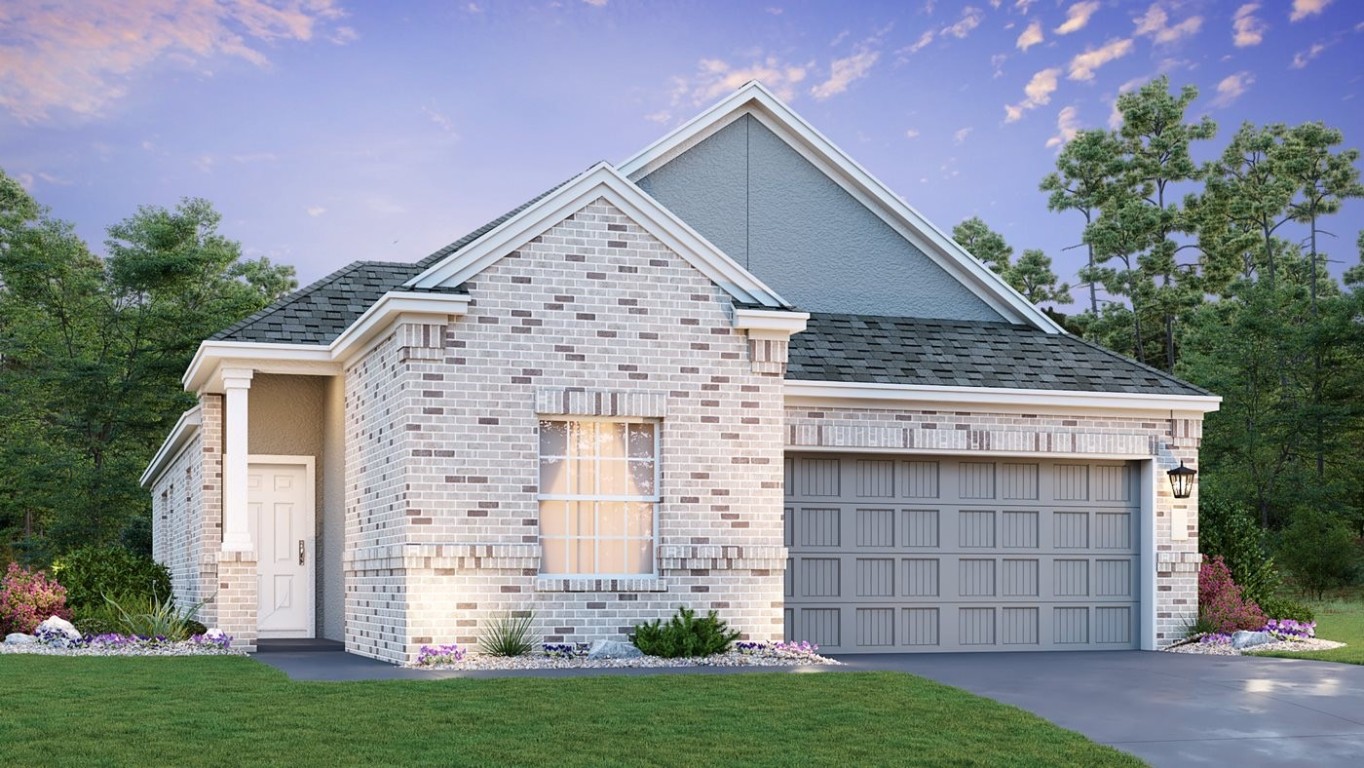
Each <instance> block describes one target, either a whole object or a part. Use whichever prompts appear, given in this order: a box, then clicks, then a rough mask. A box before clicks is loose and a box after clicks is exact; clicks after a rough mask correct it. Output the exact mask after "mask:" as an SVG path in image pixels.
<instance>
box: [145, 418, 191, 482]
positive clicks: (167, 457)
mask: <svg viewBox="0 0 1364 768" xmlns="http://www.w3.org/2000/svg"><path fill="white" fill-rule="evenodd" d="M203 423H204V418H203V413H202V412H201V410H200V406H197V405H196V406H194V407H193V408H191V409H189V410H188V411H185V412H184V413H182V414H180V418H179V419H177V420H176V422H175V426H174V427H172V428H171V431H170V434H169V435H166V440H165V442H163V443H161V447H160V448H158V449H156V455H154V456H152V460H151V461H150V462H148V463H147V468H146V469H145V470H143V471H142V477H140V478H138V480H137V483H138V485H140V486H142V487H143V488H150V487H151V484H152V483H154V482H156V480H157V479H158V478H160V477H161V473H162V472H163V471H165V468H166V467H168V466H170V465H171V464H173V463H175V460H176V459H178V458H180V453H181V452H182V451H183V450H184V447H185V446H186V445H187V444H188V443H189V441H190V440H191V439H193V438H194V436H195V435H196V434H198V432H199V428H200V427H201V426H203Z"/></svg>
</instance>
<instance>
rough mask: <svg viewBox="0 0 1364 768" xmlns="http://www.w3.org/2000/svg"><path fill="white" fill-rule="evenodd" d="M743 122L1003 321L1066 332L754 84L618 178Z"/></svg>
mask: <svg viewBox="0 0 1364 768" xmlns="http://www.w3.org/2000/svg"><path fill="white" fill-rule="evenodd" d="M743 115H752V116H753V117H754V118H755V119H757V120H758V121H759V122H761V123H762V124H763V126H764V127H766V128H767V129H768V130H770V131H772V132H773V133H775V134H777V136H778V137H780V138H781V139H782V140H783V141H785V142H786V143H787V144H788V145H790V146H791V148H792V149H794V150H796V151H797V152H799V153H800V154H801V156H802V157H804V158H805V159H806V160H808V161H809V162H810V163H811V164H813V165H814V166H815V167H816V168H819V169H820V170H821V171H822V172H823V173H824V174H825V175H826V176H828V177H829V178H830V179H831V180H833V181H834V182H835V183H837V184H838V185H839V186H840V187H842V188H843V189H844V190H845V191H846V192H848V194H850V195H852V196H853V197H854V198H855V199H856V200H858V202H860V203H862V204H863V205H864V206H866V207H867V209H868V210H870V211H872V212H873V213H874V214H876V215H877V216H878V217H880V218H881V219H882V220H883V221H885V222H886V224H887V225H889V226H890V227H891V228H893V229H894V230H895V231H896V232H898V233H899V234H900V236H901V237H903V238H905V240H907V241H908V242H910V243H911V244H912V245H914V246H915V247H916V248H918V249H919V250H920V251H922V252H923V253H924V254H925V255H927V256H928V257H929V258H930V259H932V260H933V261H934V262H935V263H936V264H937V265H938V266H940V267H942V268H943V269H944V270H946V271H947V272H948V274H950V275H952V276H953V277H954V278H956V279H957V280H959V281H960V282H961V283H962V284H963V285H965V286H966V287H967V288H969V289H970V290H971V291H972V292H973V293H975V294H976V295H977V296H979V297H980V298H981V300H982V301H984V302H986V303H987V304H989V305H990V306H991V307H992V308H993V309H995V311H997V312H999V313H1000V314H1001V315H1003V316H1004V317H1005V318H1008V319H1009V320H1011V321H1013V322H1022V323H1027V324H1029V325H1032V326H1034V327H1036V328H1039V329H1041V330H1043V331H1046V332H1047V333H1065V330H1064V329H1062V328H1061V326H1059V325H1057V324H1056V322H1055V321H1053V320H1052V319H1051V318H1050V317H1048V316H1047V315H1046V313H1045V312H1043V311H1042V310H1041V309H1039V308H1038V307H1036V306H1034V305H1033V304H1032V303H1031V302H1029V301H1028V300H1027V299H1025V298H1023V296H1022V294H1020V293H1019V292H1018V291H1016V290H1014V288H1013V287H1012V286H1010V285H1009V284H1008V283H1006V282H1005V281H1004V280H1003V279H1002V278H1001V277H1000V276H999V275H997V274H995V273H994V272H993V271H991V270H990V268H989V267H987V266H985V265H984V264H982V263H981V262H979V261H977V260H976V259H975V258H974V257H973V256H971V255H970V254H969V253H967V252H966V249H964V248H962V247H961V246H960V245H958V244H957V242H956V241H954V240H953V239H952V238H951V237H949V236H948V235H947V234H946V233H945V232H943V231H942V230H941V229H939V228H938V227H936V226H935V225H934V224H933V223H932V222H930V221H929V220H928V219H926V218H925V217H924V216H923V214H921V213H919V212H918V211H917V210H915V209H914V208H913V207H912V206H910V205H909V204H908V203H906V202H905V201H904V200H902V199H901V198H900V197H899V196H898V195H896V194H895V193H894V192H893V191H891V189H890V188H889V187H887V186H886V185H885V184H884V183H882V182H881V181H880V180H879V179H877V178H876V177H875V176H873V175H871V174H870V173H868V172H867V170H866V169H865V168H863V167H862V166H860V165H858V164H857V162H856V161H855V160H853V159H852V158H851V157H849V156H848V154H847V153H845V152H844V151H843V150H841V149H839V148H838V146H837V145H835V144H834V143H833V142H832V141H830V140H829V139H828V138H826V137H825V136H824V135H823V134H821V133H820V132H819V131H818V130H816V129H815V128H814V126H812V125H810V124H809V123H808V122H806V121H805V119H804V118H802V117H801V116H800V115H798V114H796V113H795V112H794V111H792V110H791V108H790V107H788V106H786V104H784V103H783V102H782V101H781V99H778V98H777V97H776V96H775V95H773V94H772V92H771V91H769V90H767V88H765V87H763V85H762V84H761V83H758V82H757V81H752V82H749V83H748V84H746V85H744V86H743V87H741V88H739V90H737V91H735V92H734V93H732V94H730V95H729V96H726V97H725V98H724V99H722V100H720V102H719V103H717V104H715V105H714V106H712V107H710V108H709V109H707V110H706V111H705V112H702V113H701V114H700V115H697V116H696V117H694V118H692V119H691V120H689V121H687V122H686V123H685V124H683V125H682V126H681V127H680V128H678V129H677V130H675V131H673V132H672V133H670V134H668V135H667V136H664V137H663V138H661V139H659V140H658V141H656V142H654V143H653V144H650V145H649V146H648V147H646V148H644V149H643V150H641V151H640V152H638V153H636V154H635V155H634V156H633V157H631V158H630V159H628V160H626V161H625V162H623V163H621V164H620V165H619V166H618V167H619V169H620V172H621V173H622V174H624V175H625V176H627V177H629V178H630V180H631V181H639V180H640V179H641V178H643V177H644V176H647V175H648V174H649V173H651V172H652V171H654V170H656V169H657V168H659V167H661V166H663V165H665V164H667V162H668V161H669V160H671V159H673V158H674V157H676V156H677V155H679V154H681V153H682V152H685V151H686V150H687V149H689V148H690V147H692V146H695V145H696V144H698V143H700V142H701V141H703V140H705V139H706V138H707V137H709V136H711V135H713V134H714V133H715V132H717V131H719V130H720V129H721V128H723V127H724V126H726V125H728V124H730V123H731V122H733V121H734V120H736V119H738V118H739V117H742V116H743Z"/></svg>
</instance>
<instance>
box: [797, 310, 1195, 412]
mask: <svg viewBox="0 0 1364 768" xmlns="http://www.w3.org/2000/svg"><path fill="white" fill-rule="evenodd" d="M786 378H787V379H794V380H799V381H841V382H859V383H868V384H922V385H937V386H954V387H1002V388H1012V389H1043V390H1062V391H1071V392H1124V393H1132V394H1152V395H1207V394H1209V393H1208V392H1207V391H1206V390H1204V389H1200V388H1199V387H1196V386H1194V385H1192V384H1189V383H1187V382H1184V381H1181V380H1179V379H1177V378H1175V377H1174V376H1171V375H1169V374H1167V373H1164V372H1163V371H1158V370H1156V369H1154V368H1150V367H1148V366H1145V365H1142V364H1141V363H1138V362H1136V361H1135V360H1131V359H1129V358H1126V357H1124V356H1122V355H1119V354H1117V353H1115V352H1110V351H1108V350H1106V349H1103V348H1102V347H1099V346H1097V345H1094V344H1090V343H1089V342H1087V341H1084V340H1082V339H1079V338H1076V337H1074V336H1068V335H1063V334H1050V333H1045V332H1043V331H1040V330H1037V329H1036V328H1033V327H1031V326H1022V325H1013V324H1010V323H987V322H971V321H958V320H932V319H924V318H910V317H878V316H870V315H836V314H825V313H811V315H810V321H809V323H808V324H807V326H806V329H805V330H804V331H803V332H801V333H798V334H796V335H794V336H792V337H791V346H790V362H789V364H788V365H787V369H786Z"/></svg>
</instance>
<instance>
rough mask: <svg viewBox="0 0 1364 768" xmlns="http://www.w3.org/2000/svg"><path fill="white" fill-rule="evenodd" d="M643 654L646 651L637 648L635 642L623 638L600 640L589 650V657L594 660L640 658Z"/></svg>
mask: <svg viewBox="0 0 1364 768" xmlns="http://www.w3.org/2000/svg"><path fill="white" fill-rule="evenodd" d="M643 655H644V651H641V650H640V649H638V648H636V647H635V646H634V643H627V642H623V641H621V640H598V641H597V642H595V643H593V644H592V648H591V650H589V651H588V652H587V658H589V659H592V660H594V661H595V660H599V659H638V658H640V657H641V656H643Z"/></svg>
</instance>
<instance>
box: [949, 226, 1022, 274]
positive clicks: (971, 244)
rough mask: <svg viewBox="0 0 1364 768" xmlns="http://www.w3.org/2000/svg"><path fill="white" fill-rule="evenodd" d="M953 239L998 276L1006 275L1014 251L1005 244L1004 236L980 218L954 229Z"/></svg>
mask: <svg viewBox="0 0 1364 768" xmlns="http://www.w3.org/2000/svg"><path fill="white" fill-rule="evenodd" d="M952 239H953V240H956V241H957V243H958V244H960V245H961V247H963V248H965V249H966V252H967V253H969V254H971V255H972V256H975V257H976V260H978V261H980V262H981V263H983V264H986V265H988V266H989V267H990V269H992V270H994V272H995V273H996V274H1001V275H1002V274H1004V272H1005V271H1006V270H1008V268H1009V260H1010V259H1011V258H1013V255H1014V249H1013V248H1011V247H1010V246H1009V244H1008V243H1006V242H1004V236H1003V235H1001V234H999V233H998V232H996V231H994V230H993V229H990V226H989V225H988V224H986V223H985V222H984V221H982V220H981V218H980V217H979V216H972V217H971V218H969V219H966V220H964V221H962V222H961V223H959V224H957V226H955V227H953V228H952Z"/></svg>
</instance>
